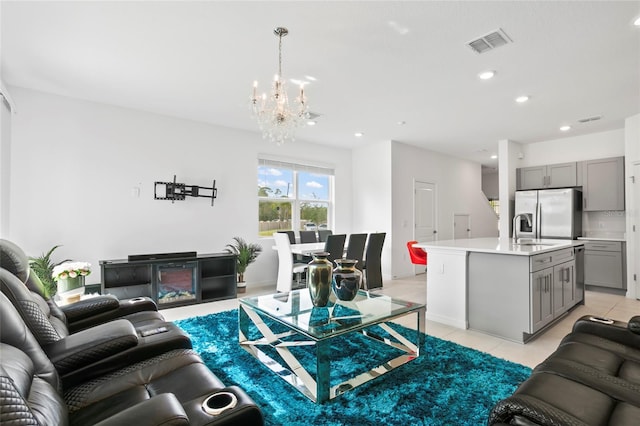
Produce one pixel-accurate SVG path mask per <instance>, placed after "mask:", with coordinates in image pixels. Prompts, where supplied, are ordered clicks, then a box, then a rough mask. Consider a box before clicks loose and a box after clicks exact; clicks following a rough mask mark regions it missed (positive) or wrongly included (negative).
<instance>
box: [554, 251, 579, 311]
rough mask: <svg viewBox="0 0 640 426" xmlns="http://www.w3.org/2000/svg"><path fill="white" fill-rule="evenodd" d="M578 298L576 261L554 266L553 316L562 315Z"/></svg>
mask: <svg viewBox="0 0 640 426" xmlns="http://www.w3.org/2000/svg"><path fill="white" fill-rule="evenodd" d="M575 300H576V281H575V262H573V261H571V262H565V263H561V264H560V265H556V266H554V267H553V316H554V317H557V316H558V315H561V314H562V313H564V312H565V311H566V310H568V309H569V308H570V307H571V306H573V305H574V304H575Z"/></svg>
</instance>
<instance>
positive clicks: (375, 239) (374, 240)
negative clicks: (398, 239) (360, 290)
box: [364, 232, 386, 290]
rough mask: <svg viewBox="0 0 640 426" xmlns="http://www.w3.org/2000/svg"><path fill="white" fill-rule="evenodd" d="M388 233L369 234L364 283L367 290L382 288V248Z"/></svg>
mask: <svg viewBox="0 0 640 426" xmlns="http://www.w3.org/2000/svg"><path fill="white" fill-rule="evenodd" d="M385 236H386V233H384V232H379V233H374V234H369V241H368V242H367V250H366V253H365V260H364V282H365V286H366V288H367V290H371V289H374V288H381V287H382V246H383V245H384V237H385Z"/></svg>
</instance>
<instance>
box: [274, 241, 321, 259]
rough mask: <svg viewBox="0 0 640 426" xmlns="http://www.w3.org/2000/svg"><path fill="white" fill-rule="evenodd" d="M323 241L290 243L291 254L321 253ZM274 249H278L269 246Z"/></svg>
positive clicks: (307, 254)
mask: <svg viewBox="0 0 640 426" xmlns="http://www.w3.org/2000/svg"><path fill="white" fill-rule="evenodd" d="M324 244H325V243H300V244H291V246H290V247H291V253H292V254H301V255H303V256H311V255H312V254H313V253H321V252H323V251H324ZM271 248H272V249H274V250H278V248H277V247H276V246H272V247H271Z"/></svg>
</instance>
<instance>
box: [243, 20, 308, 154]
mask: <svg viewBox="0 0 640 426" xmlns="http://www.w3.org/2000/svg"><path fill="white" fill-rule="evenodd" d="M273 32H274V34H275V35H276V36H278V74H276V76H275V78H274V80H273V85H272V87H271V94H270V96H269V97H267V95H266V94H263V95H262V98H261V99H260V100H258V98H257V93H256V92H257V86H258V82H257V81H256V82H254V84H253V97H252V98H251V103H252V107H253V115H254V117H255V118H256V120H257V121H258V126H259V128H260V130H261V131H262V137H263V138H264V139H268V140H270V141H271V142H275V143H276V144H277V145H282V144H283V143H285V142H287V141H294V140H295V130H296V128H298V127H301V126H303V125H304V123H305V120H307V119H308V117H309V109H308V107H307V102H306V98H305V95H304V86H303V85H302V84H301V85H300V92H299V95H298V97H297V98H295V101H294V102H293V104H294V106H293V108H292V107H291V106H290V105H289V97H288V95H287V89H286V82H285V80H284V78H283V77H282V37H284V36H286V35H287V34H288V33H289V31H288V30H287V29H286V28H282V27H278V28H276V29H275V30H273Z"/></svg>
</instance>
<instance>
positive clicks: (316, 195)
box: [258, 166, 329, 201]
mask: <svg viewBox="0 0 640 426" xmlns="http://www.w3.org/2000/svg"><path fill="white" fill-rule="evenodd" d="M298 183H299V185H300V187H299V188H298V194H299V196H298V198H299V199H306V200H323V201H327V200H329V176H328V175H323V174H318V173H311V172H305V171H300V172H298ZM258 187H261V188H262V187H267V188H269V189H270V190H271V191H269V192H268V196H269V197H270V198H283V197H284V198H295V194H294V193H293V191H294V185H293V170H291V169H286V168H279V167H273V166H259V167H258Z"/></svg>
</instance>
